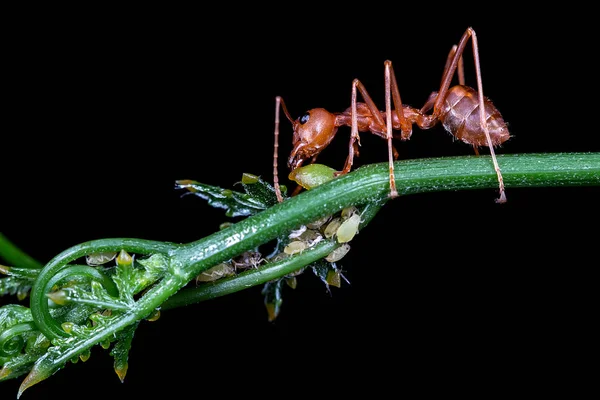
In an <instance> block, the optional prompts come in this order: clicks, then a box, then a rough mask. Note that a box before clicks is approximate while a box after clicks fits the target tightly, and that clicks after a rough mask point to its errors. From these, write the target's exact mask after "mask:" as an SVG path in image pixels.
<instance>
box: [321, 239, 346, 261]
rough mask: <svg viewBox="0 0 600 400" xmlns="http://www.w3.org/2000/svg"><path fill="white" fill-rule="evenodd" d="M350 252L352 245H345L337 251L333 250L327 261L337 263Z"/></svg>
mask: <svg viewBox="0 0 600 400" xmlns="http://www.w3.org/2000/svg"><path fill="white" fill-rule="evenodd" d="M349 251H350V245H349V244H348V243H344V244H343V245H341V246H340V247H338V248H337V249H335V250H333V251H332V252H331V253H329V255H328V256H327V257H325V259H326V260H327V261H329V262H336V261H339V260H341V259H342V258H343V257H344V256H345V255H346V254H347V253H348V252H349Z"/></svg>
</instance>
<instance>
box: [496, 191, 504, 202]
mask: <svg viewBox="0 0 600 400" xmlns="http://www.w3.org/2000/svg"><path fill="white" fill-rule="evenodd" d="M506 201H507V200H506V195H505V194H504V192H501V193H500V198H499V199H496V203H498V204H504V203H506Z"/></svg>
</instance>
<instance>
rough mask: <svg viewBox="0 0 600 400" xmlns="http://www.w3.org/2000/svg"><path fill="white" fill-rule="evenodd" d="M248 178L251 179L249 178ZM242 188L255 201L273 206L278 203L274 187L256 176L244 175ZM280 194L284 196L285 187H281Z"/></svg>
mask: <svg viewBox="0 0 600 400" xmlns="http://www.w3.org/2000/svg"><path fill="white" fill-rule="evenodd" d="M249 176H250V177H251V178H249ZM241 183H242V186H243V187H244V191H245V192H246V194H247V195H249V196H251V197H252V198H254V199H255V200H256V201H258V202H260V203H262V204H265V205H266V206H269V207H270V206H273V205H275V204H277V203H278V200H277V195H276V194H275V187H273V186H272V185H271V184H269V183H268V182H266V181H265V180H263V179H262V178H261V177H259V176H256V175H250V174H244V175H243V176H242V182H241ZM281 191H282V194H283V195H284V196H285V186H284V187H281Z"/></svg>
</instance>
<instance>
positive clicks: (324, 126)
mask: <svg viewBox="0 0 600 400" xmlns="http://www.w3.org/2000/svg"><path fill="white" fill-rule="evenodd" d="M335 120H336V117H335V115H334V114H332V113H330V112H329V111H327V110H325V109H324V108H313V109H312V110H308V111H307V112H306V113H304V115H302V116H301V117H300V118H298V119H297V120H295V121H293V122H292V124H293V127H294V137H293V145H294V148H293V149H292V152H291V153H290V158H289V160H288V167H289V168H290V169H291V170H294V169H296V168H298V167H299V166H301V165H302V163H303V162H304V161H305V160H307V159H308V158H311V157H314V156H316V155H317V154H319V153H320V152H321V151H322V150H323V149H324V148H325V147H327V145H329V143H331V141H332V140H333V137H334V136H335V133H336V131H337V127H336V125H335Z"/></svg>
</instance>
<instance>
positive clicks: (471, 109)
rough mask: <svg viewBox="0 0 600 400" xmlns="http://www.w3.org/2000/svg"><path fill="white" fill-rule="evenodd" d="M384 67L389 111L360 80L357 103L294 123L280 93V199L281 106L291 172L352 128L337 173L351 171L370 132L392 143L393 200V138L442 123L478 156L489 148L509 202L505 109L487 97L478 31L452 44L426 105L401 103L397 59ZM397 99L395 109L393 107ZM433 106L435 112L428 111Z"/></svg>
mask: <svg viewBox="0 0 600 400" xmlns="http://www.w3.org/2000/svg"><path fill="white" fill-rule="evenodd" d="M469 39H471V43H472V45H473V56H474V62H475V72H476V76H477V89H478V90H475V89H473V88H470V87H468V86H465V78H464V67H463V60H462V54H463V51H464V49H465V47H466V44H467V41H468V40H469ZM384 66H385V105H386V109H385V112H383V111H379V109H378V108H377V106H376V105H375V103H374V102H373V100H372V99H371V97H370V96H369V94H368V93H367V90H366V88H365V87H364V85H363V84H362V83H361V82H360V81H359V80H358V79H354V81H353V82H352V103H351V104H352V105H351V106H350V108H348V109H346V110H345V111H344V112H341V113H330V112H329V111H327V110H325V109H323V108H313V109H311V110H309V111H307V112H306V113H305V114H304V115H302V116H301V117H300V118H298V119H297V120H295V121H294V120H293V119H292V118H291V117H290V114H289V113H288V111H287V107H286V106H285V103H284V101H283V99H282V98H281V97H280V96H277V97H276V104H275V145H274V155H273V175H274V177H273V178H274V179H273V182H274V185H275V189H276V190H275V192H276V194H277V198H278V200H279V202H282V201H283V198H282V196H281V193H280V191H279V182H278V177H277V157H278V155H277V153H278V137H279V108H280V105H281V107H282V108H283V111H284V113H285V115H286V117H287V119H288V120H289V121H290V122H291V123H292V125H293V129H294V136H293V148H292V151H291V153H290V156H289V159H288V167H289V168H290V169H291V170H294V169H296V168H298V167H300V166H301V165H302V164H303V163H304V162H305V161H306V160H308V159H311V160H310V163H314V162H315V161H316V159H317V156H318V155H319V153H321V151H323V149H325V147H327V146H328V145H329V143H331V141H332V140H333V138H334V137H335V134H336V132H337V129H338V127H340V126H351V128H352V130H351V134H350V143H349V145H348V157H347V158H346V163H345V165H344V168H343V169H342V170H341V171H338V172H337V173H336V174H338V175H341V174H346V173H348V172H349V171H350V169H351V168H352V164H353V161H354V155H355V154H356V155H357V156H358V145H360V138H359V136H358V132H367V131H368V132H371V133H373V134H375V135H378V136H380V137H381V138H383V139H386V140H387V142H388V159H389V174H390V197H392V198H394V197H397V196H398V191H397V190H396V183H395V180H394V164H393V160H395V159H397V158H398V151H397V150H396V149H395V147H394V146H393V145H392V138H396V139H400V140H408V139H410V136H411V134H412V125H413V124H417V126H418V127H419V128H421V129H429V128H432V127H433V126H435V125H436V124H437V123H438V122H441V123H442V125H443V126H444V128H445V129H446V130H447V131H448V132H450V133H451V134H452V135H454V136H455V137H456V138H457V139H460V140H462V141H463V142H465V143H467V144H470V145H472V146H473V149H474V150H475V154H476V155H479V151H478V147H481V146H487V147H489V149H490V154H491V157H492V161H493V164H494V169H495V171H496V175H497V177H498V183H499V188H500V197H499V198H498V199H497V200H496V202H498V203H504V202H506V195H505V193H504V181H503V179H502V174H501V172H500V167H499V166H498V162H497V160H496V155H495V153H494V146H498V145H500V144H502V143H504V142H505V141H506V140H508V139H509V138H510V134H509V132H508V129H507V127H506V123H505V122H504V120H503V118H502V116H501V115H500V112H499V111H498V110H497V109H496V107H494V105H493V104H492V102H491V101H490V100H489V99H488V98H486V97H484V96H483V86H482V82H481V69H480V65H479V50H478V45H477V37H476V35H475V31H474V30H473V29H472V28H467V30H466V31H465V33H464V34H463V36H462V37H461V39H460V41H459V42H458V45H454V46H453V47H452V49H451V50H450V53H449V54H448V58H447V60H446V66H445V67H444V73H443V75H442V81H441V85H440V89H439V91H438V92H433V93H431V95H430V96H429V99H428V100H427V102H426V103H425V105H424V106H423V107H422V108H421V109H416V108H413V107H410V106H408V105H405V104H402V100H401V99H400V91H399V89H398V84H397V82H396V77H395V75H394V70H393V68H392V62H391V61H389V60H387V61H385V63H384ZM457 70H458V80H459V84H458V85H457V86H453V87H451V88H450V82H451V81H452V78H453V76H454V73H455V72H457ZM357 90H358V91H359V92H360V94H361V95H362V97H363V99H364V103H359V102H357V100H356V99H357ZM392 101H393V102H394V106H395V109H394V110H392V107H391V103H392ZM431 109H433V112H432V113H431V114H426V113H427V112H428V111H430V110H431ZM393 129H395V130H400V133H394V132H393V131H392V130H393Z"/></svg>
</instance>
